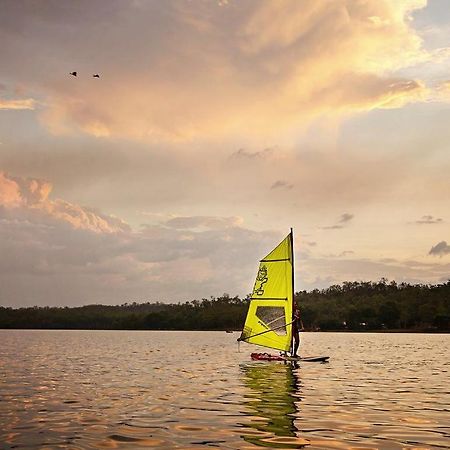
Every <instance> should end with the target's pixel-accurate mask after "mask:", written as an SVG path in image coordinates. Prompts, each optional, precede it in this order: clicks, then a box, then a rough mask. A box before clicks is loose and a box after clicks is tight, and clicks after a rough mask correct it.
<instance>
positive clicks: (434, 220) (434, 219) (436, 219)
mask: <svg viewBox="0 0 450 450" xmlns="http://www.w3.org/2000/svg"><path fill="white" fill-rule="evenodd" d="M442 222H443V219H441V218H440V217H433V216H430V215H426V216H422V218H420V219H419V220H416V221H415V223H418V224H421V225H424V224H425V225H429V224H435V223H442Z"/></svg>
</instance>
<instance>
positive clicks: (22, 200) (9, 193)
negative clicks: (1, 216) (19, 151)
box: [0, 172, 129, 233]
mask: <svg viewBox="0 0 450 450" xmlns="http://www.w3.org/2000/svg"><path fill="white" fill-rule="evenodd" d="M51 190H52V185H51V184H50V183H49V182H48V181H45V180H39V179H35V178H20V177H10V176H8V175H6V174H5V173H3V172H0V206H3V207H5V208H7V209H21V210H23V211H25V212H38V213H40V214H43V215H44V217H47V218H49V219H56V220H58V221H63V222H66V223H69V224H70V225H71V226H72V227H73V228H77V229H84V230H90V231H95V232H98V233H115V232H118V231H124V230H128V229H129V227H128V225H127V224H126V223H125V222H123V221H122V220H120V219H118V218H116V217H113V216H106V215H103V214H100V213H97V212H95V211H94V210H91V209H89V208H86V207H81V206H79V205H75V204H72V203H69V202H66V201H64V200H60V199H57V200H49V199H48V196H49V194H50V192H51Z"/></svg>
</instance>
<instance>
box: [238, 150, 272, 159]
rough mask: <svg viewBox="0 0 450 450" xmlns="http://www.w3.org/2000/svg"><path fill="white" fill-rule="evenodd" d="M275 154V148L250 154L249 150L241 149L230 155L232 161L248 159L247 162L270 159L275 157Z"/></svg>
mask: <svg viewBox="0 0 450 450" xmlns="http://www.w3.org/2000/svg"><path fill="white" fill-rule="evenodd" d="M273 153H274V149H273V148H265V149H263V150H260V151H256V152H250V151H248V150H245V149H244V148H240V149H239V150H237V151H236V152H234V153H232V154H231V155H230V159H247V160H254V159H266V158H270V157H271V156H272V155H273Z"/></svg>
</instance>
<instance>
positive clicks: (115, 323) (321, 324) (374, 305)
mask: <svg viewBox="0 0 450 450" xmlns="http://www.w3.org/2000/svg"><path fill="white" fill-rule="evenodd" d="M295 298H296V301H297V302H298V304H299V306H300V310H301V312H302V319H303V324H304V325H305V328H306V329H309V330H323V331H328V330H350V331H353V330H354V331H364V330H403V331H407V330H411V331H450V281H448V282H447V283H444V284H440V285H434V286H433V285H422V284H418V285H410V284H407V283H401V284H396V283H395V282H391V283H388V282H387V280H385V279H381V280H380V281H378V282H345V283H343V284H342V285H333V286H330V287H329V288H327V289H323V290H318V289H315V290H313V291H311V292H306V291H301V292H297V293H296V295H295ZM248 302H249V299H248V298H245V299H240V298H239V297H230V296H229V295H228V294H224V295H223V296H221V297H218V298H214V297H212V298H210V299H202V300H201V301H198V300H194V301H191V302H185V303H178V304H165V303H160V302H157V303H136V302H134V303H124V304H122V305H117V306H106V305H88V306H82V307H75V308H68V307H62V308H57V307H36V306H35V307H31V308H18V309H13V308H4V307H0V328H34V329H39V328H42V329H104V330H109V329H111V330H114V329H116V330H118V329H120V330H240V329H241V328H242V324H243V323H244V320H245V315H246V313H247V308H248Z"/></svg>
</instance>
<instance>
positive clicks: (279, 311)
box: [256, 306, 287, 336]
mask: <svg viewBox="0 0 450 450" xmlns="http://www.w3.org/2000/svg"><path fill="white" fill-rule="evenodd" d="M256 317H258V319H259V320H261V321H262V322H264V324H265V325H266V327H267V328H268V329H271V330H273V332H274V333H276V334H278V335H279V336H285V335H286V333H287V331H286V314H285V309H284V306H279V307H277V306H258V307H257V308H256Z"/></svg>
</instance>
